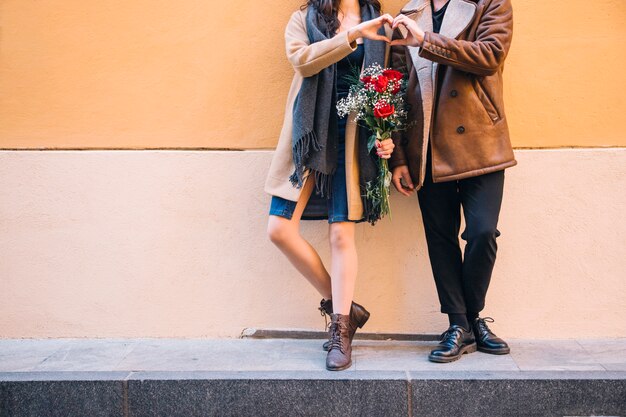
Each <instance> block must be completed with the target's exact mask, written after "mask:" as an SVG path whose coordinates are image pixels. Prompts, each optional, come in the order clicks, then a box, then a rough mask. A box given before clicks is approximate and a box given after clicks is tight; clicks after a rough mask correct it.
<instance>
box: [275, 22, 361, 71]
mask: <svg viewBox="0 0 626 417" xmlns="http://www.w3.org/2000/svg"><path fill="white" fill-rule="evenodd" d="M285 45H286V49H287V58H288V59H289V62H290V63H291V65H292V66H293V68H294V70H296V71H297V72H298V73H300V74H301V75H302V76H303V77H311V76H313V75H315V74H317V73H318V72H320V71H321V70H323V69H324V68H326V67H328V66H330V65H332V64H334V63H335V62H338V61H340V60H341V59H343V58H345V57H346V56H348V55H349V54H350V53H352V52H354V51H355V50H356V48H357V44H356V42H352V43H350V42H349V41H348V32H347V31H344V32H341V33H338V34H337V35H335V36H334V37H332V38H330V39H326V40H323V41H320V42H315V43H313V44H310V43H309V37H308V35H307V31H306V22H305V20H304V15H303V13H302V12H301V11H296V12H294V13H293V14H292V15H291V19H290V20H289V23H288V24H287V28H286V29H285Z"/></svg>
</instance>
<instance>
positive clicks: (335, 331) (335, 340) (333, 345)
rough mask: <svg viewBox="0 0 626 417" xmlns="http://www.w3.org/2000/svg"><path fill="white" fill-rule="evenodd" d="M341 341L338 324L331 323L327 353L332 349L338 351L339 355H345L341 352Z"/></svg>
mask: <svg viewBox="0 0 626 417" xmlns="http://www.w3.org/2000/svg"><path fill="white" fill-rule="evenodd" d="M342 342H343V340H342V336H341V328H340V325H339V323H331V324H330V345H329V346H328V351H329V352H330V351H331V350H333V349H339V351H340V352H341V353H345V352H344V350H343V343H342Z"/></svg>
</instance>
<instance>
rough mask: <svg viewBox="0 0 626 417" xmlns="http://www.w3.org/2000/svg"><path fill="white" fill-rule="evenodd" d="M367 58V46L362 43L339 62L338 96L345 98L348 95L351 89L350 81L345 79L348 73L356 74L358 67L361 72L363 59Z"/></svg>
mask: <svg viewBox="0 0 626 417" xmlns="http://www.w3.org/2000/svg"><path fill="white" fill-rule="evenodd" d="M364 58H365V47H364V46H363V44H362V43H360V44H358V45H357V48H356V49H355V50H354V52H352V53H351V54H349V55H348V56H346V57H345V58H343V59H342V60H341V61H339V62H337V98H338V99H340V98H343V97H345V96H347V95H348V92H349V91H350V85H351V84H350V82H349V81H347V80H346V79H345V77H346V75H352V74H354V69H355V68H356V69H357V71H358V73H360V72H361V67H362V66H363V59H364Z"/></svg>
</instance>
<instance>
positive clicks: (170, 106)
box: [0, 0, 626, 148]
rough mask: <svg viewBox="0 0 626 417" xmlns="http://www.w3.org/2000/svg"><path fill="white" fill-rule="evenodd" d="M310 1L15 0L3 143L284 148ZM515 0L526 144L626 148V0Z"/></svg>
mask: <svg viewBox="0 0 626 417" xmlns="http://www.w3.org/2000/svg"><path fill="white" fill-rule="evenodd" d="M299 4H300V1H296V0H288V1H286V0H265V1H251V0H237V1H226V2H222V1H219V2H218V1H211V0H182V1H178V2H165V1H155V0H133V1H121V0H109V1H99V2H96V1H84V0H63V1H59V0H57V1H52V0H38V1H34V0H2V1H1V2H0V8H1V9H0V27H1V29H2V36H1V38H0V148H57V147H58V148H65V147H72V148H74V147H78V148H92V147H95V148H135V147H139V148H143V147H217V148H268V147H273V146H274V145H275V142H276V139H277V135H278V132H279V129H280V124H281V119H282V113H283V106H284V101H285V98H286V94H287V89H288V85H289V82H290V78H291V73H292V71H291V69H290V68H289V66H288V64H287V62H286V60H285V58H284V50H283V36H282V34H283V28H284V25H285V23H286V21H287V19H288V17H289V15H290V13H291V12H292V11H293V10H294V9H295V8H296V7H297V6H298V5H299ZM385 4H386V9H387V11H389V12H392V13H395V12H397V11H398V10H399V8H400V6H401V5H402V4H403V1H398V0H393V1H392V0H388V1H387V2H386V3H385ZM514 7H515V14H516V17H515V19H516V26H515V36H514V43H513V50H512V52H511V55H510V58H509V60H508V63H507V69H506V77H507V78H506V79H507V112H508V116H509V119H510V123H511V129H512V133H513V138H514V145H515V146H517V147H561V146H609V145H613V146H625V145H626V134H625V133H624V127H623V123H622V120H623V116H624V114H626V104H625V101H624V97H626V83H625V82H624V78H623V69H624V67H625V64H626V59H625V57H624V45H625V44H626V2H625V1H623V0H597V1H594V2H589V1H582V0H553V1H539V0H514Z"/></svg>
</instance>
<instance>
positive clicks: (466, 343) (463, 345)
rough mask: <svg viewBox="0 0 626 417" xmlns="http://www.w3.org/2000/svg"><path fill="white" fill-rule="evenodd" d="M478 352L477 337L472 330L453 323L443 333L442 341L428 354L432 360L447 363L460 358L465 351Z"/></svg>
mask: <svg viewBox="0 0 626 417" xmlns="http://www.w3.org/2000/svg"><path fill="white" fill-rule="evenodd" d="M472 352H476V339H474V334H473V333H472V331H471V330H470V331H467V330H465V329H464V328H463V327H461V326H459V325H456V324H453V325H452V326H450V328H449V329H448V330H446V331H445V332H444V333H443V334H442V335H441V341H440V342H439V344H438V345H437V347H436V348H435V349H433V350H432V351H431V352H430V355H428V360H429V361H431V362H438V363H447V362H453V361H455V360H457V359H460V358H461V356H463V354H464V353H472Z"/></svg>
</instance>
